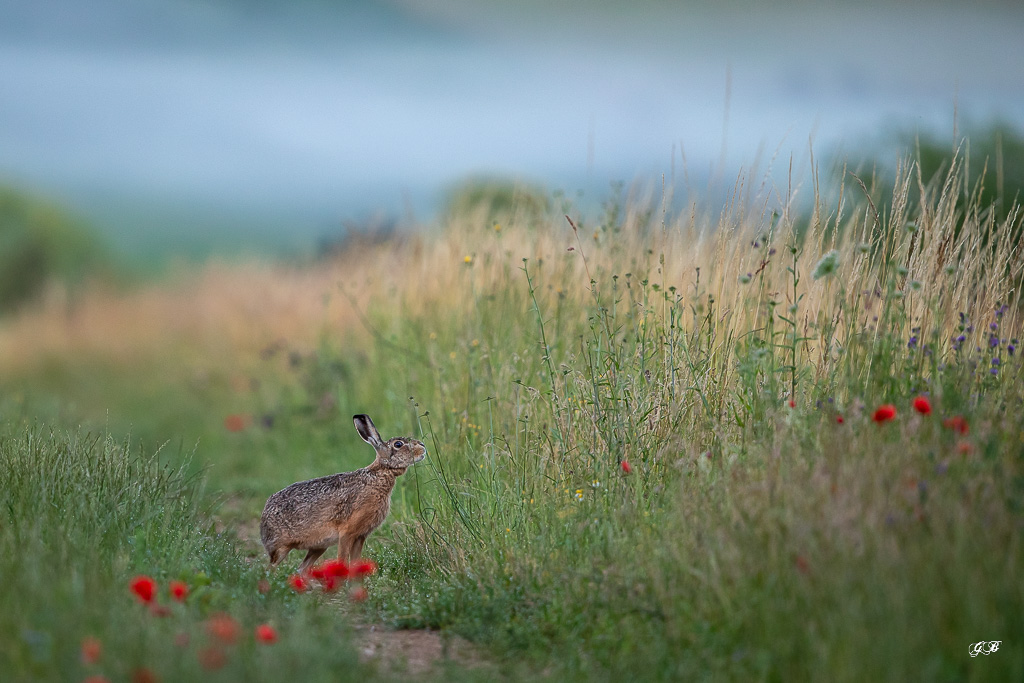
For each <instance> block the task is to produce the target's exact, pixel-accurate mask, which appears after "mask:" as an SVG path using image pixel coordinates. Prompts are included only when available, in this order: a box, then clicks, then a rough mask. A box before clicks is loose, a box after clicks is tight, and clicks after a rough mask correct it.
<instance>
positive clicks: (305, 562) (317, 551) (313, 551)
mask: <svg viewBox="0 0 1024 683" xmlns="http://www.w3.org/2000/svg"><path fill="white" fill-rule="evenodd" d="M326 550H327V548H310V549H309V550H307V551H306V556H305V557H304V558H302V563H301V564H300V565H299V573H300V574H305V573H306V570H307V569H309V568H310V567H311V566H313V563H314V562H316V561H317V560H318V559H320V556H321V555H323V554H324V552H325V551H326Z"/></svg>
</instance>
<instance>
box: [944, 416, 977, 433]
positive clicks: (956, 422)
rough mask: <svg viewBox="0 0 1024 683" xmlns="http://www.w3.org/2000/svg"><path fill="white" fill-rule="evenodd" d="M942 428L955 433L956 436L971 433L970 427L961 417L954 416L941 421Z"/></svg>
mask: <svg viewBox="0 0 1024 683" xmlns="http://www.w3.org/2000/svg"><path fill="white" fill-rule="evenodd" d="M942 426H943V427H945V428H946V429H952V430H953V431H954V432H957V433H958V434H966V433H967V432H969V431H971V430H970V427H969V426H968V425H967V420H966V419H965V418H964V416H963V415H954V416H953V417H947V418H946V419H945V420H943V421H942Z"/></svg>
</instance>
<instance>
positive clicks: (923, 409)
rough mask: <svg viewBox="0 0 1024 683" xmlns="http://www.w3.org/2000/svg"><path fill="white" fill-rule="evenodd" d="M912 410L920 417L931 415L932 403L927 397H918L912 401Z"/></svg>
mask: <svg viewBox="0 0 1024 683" xmlns="http://www.w3.org/2000/svg"><path fill="white" fill-rule="evenodd" d="M914 410H916V411H917V412H919V413H921V414H922V415H931V414H932V402H931V401H929V400H928V397H927V396H918V397H917V398H915V399H914Z"/></svg>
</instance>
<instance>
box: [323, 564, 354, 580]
mask: <svg viewBox="0 0 1024 683" xmlns="http://www.w3.org/2000/svg"><path fill="white" fill-rule="evenodd" d="M351 573H352V570H351V569H349V566H348V565H347V564H345V561H344V560H328V561H327V562H324V566H323V574H324V576H333V577H334V578H337V579H347V578H348V577H349V575H350V574H351Z"/></svg>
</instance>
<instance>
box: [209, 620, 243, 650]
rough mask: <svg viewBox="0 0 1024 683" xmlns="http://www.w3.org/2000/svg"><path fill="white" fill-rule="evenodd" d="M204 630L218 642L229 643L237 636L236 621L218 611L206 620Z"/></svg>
mask: <svg viewBox="0 0 1024 683" xmlns="http://www.w3.org/2000/svg"><path fill="white" fill-rule="evenodd" d="M206 632H207V633H209V634H210V635H211V636H213V637H214V638H216V639H217V640H219V641H220V642H222V643H224V644H226V645H231V644H232V643H234V642H235V640H236V639H237V638H238V622H237V621H235V619H234V617H232V616H231V615H230V614H226V613H224V612H218V613H217V614H214V615H213V616H211V617H210V618H209V619H207V620H206Z"/></svg>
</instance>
